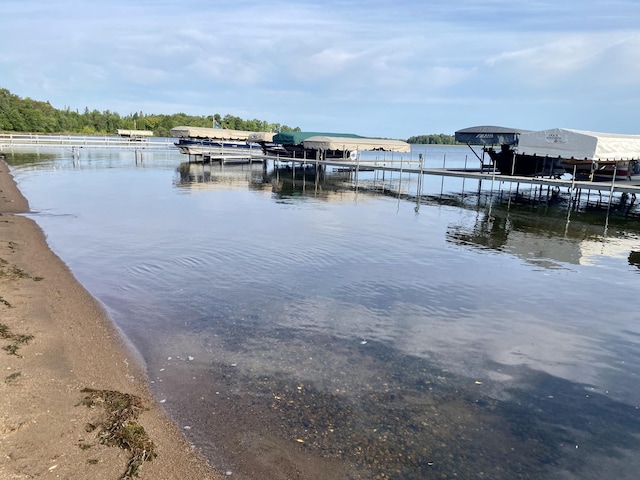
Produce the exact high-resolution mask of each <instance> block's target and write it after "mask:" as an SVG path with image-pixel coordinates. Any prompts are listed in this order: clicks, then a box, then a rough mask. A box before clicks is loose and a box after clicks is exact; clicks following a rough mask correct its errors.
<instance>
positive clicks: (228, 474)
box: [224, 470, 233, 477]
mask: <svg viewBox="0 0 640 480" xmlns="http://www.w3.org/2000/svg"><path fill="white" fill-rule="evenodd" d="M224 474H225V475H226V476H227V477H230V476H231V475H233V472H232V471H231V470H227V471H226V472H224Z"/></svg>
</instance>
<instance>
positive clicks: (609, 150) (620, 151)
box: [518, 128, 640, 160]
mask: <svg viewBox="0 0 640 480" xmlns="http://www.w3.org/2000/svg"><path fill="white" fill-rule="evenodd" d="M518 153H520V154H526V155H534V154H535V155H538V156H543V157H544V156H549V157H554V158H556V157H562V158H574V159H576V160H582V159H587V160H634V159H640V135H622V134H616V133H599V132H588V131H583V130H571V129H567V128H552V129H550V130H540V131H535V132H525V133H521V134H520V138H519V141H518Z"/></svg>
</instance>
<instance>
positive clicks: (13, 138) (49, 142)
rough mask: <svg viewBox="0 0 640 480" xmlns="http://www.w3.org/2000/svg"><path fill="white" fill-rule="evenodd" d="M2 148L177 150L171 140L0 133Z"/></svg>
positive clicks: (0, 145)
mask: <svg viewBox="0 0 640 480" xmlns="http://www.w3.org/2000/svg"><path fill="white" fill-rule="evenodd" d="M0 147H4V148H23V147H28V148H33V147H53V148H56V147H62V148H70V147H79V148H119V149H131V150H138V149H158V150H168V149H174V148H176V147H175V145H174V141H173V139H171V138H161V137H156V138H151V139H149V138H143V139H131V138H123V137H119V136H110V135H104V136H97V135H43V134H37V133H36V134H29V133H0Z"/></svg>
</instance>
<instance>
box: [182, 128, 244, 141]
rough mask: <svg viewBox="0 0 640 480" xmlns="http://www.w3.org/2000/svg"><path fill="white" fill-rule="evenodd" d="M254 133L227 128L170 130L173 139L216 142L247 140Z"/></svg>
mask: <svg viewBox="0 0 640 480" xmlns="http://www.w3.org/2000/svg"><path fill="white" fill-rule="evenodd" d="M252 133H256V132H245V131H242V130H230V129H227V128H202V127H175V128H172V129H171V136H172V137H174V138H208V139H216V140H248V139H249V135H251V134H252Z"/></svg>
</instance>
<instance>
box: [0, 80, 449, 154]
mask: <svg viewBox="0 0 640 480" xmlns="http://www.w3.org/2000/svg"><path fill="white" fill-rule="evenodd" d="M214 122H215V124H216V125H217V126H218V127H222V128H231V129H234V130H244V131H251V132H291V131H294V132H299V131H300V127H293V128H292V127H289V126H288V125H281V124H279V123H269V122H267V121H265V120H258V119H253V120H244V119H242V118H240V117H235V116H233V115H230V114H227V115H225V116H224V117H222V116H220V114H217V113H216V114H215V115H208V116H195V115H187V114H186V113H174V114H172V115H164V114H145V113H143V112H136V113H133V114H129V115H125V116H122V117H121V116H120V115H119V114H118V113H117V112H112V111H110V110H105V111H103V112H100V111H98V110H96V109H94V110H89V107H85V109H84V112H82V113H80V112H79V111H78V110H71V109H70V108H69V107H66V108H65V109H64V110H60V109H58V108H55V107H53V106H52V105H51V104H50V103H49V102H43V101H39V100H32V99H31V98H28V97H27V98H21V97H19V96H18V95H14V94H12V93H11V92H10V91H9V90H7V89H5V88H0V132H30V133H76V134H83V135H114V134H115V132H116V130H117V129H126V130H151V131H153V133H154V135H156V136H158V137H168V136H170V133H169V132H170V131H171V129H172V128H174V127H178V126H182V125H188V126H191V127H212V126H213V124H214ZM407 142H408V143H421V144H440V145H442V144H444V145H451V144H454V143H456V142H455V139H454V137H453V136H452V135H445V134H442V133H441V134H434V135H419V136H415V137H410V138H409V139H408V140H407Z"/></svg>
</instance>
